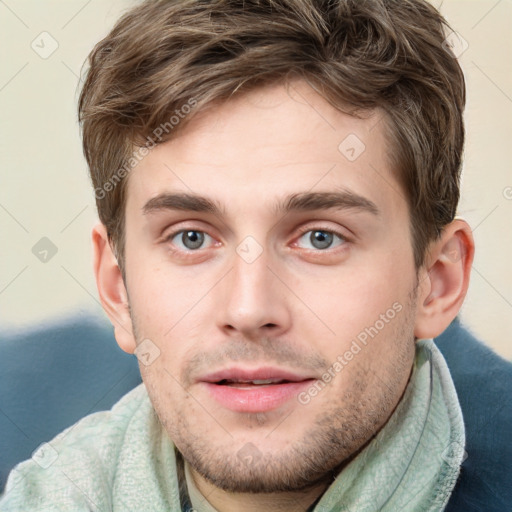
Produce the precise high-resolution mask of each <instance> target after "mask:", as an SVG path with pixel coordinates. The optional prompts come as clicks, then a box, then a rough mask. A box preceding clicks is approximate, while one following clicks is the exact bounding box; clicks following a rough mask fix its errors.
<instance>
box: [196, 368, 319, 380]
mask: <svg viewBox="0 0 512 512" xmlns="http://www.w3.org/2000/svg"><path fill="white" fill-rule="evenodd" d="M313 378H314V377H312V376H311V375H301V374H298V373H293V372H291V371H288V370H283V369H281V368H274V367H270V366H268V367H261V368H255V369H247V368H238V367H233V368H225V369H223V370H218V371H216V372H213V373H209V374H208V375H204V376H203V377H201V378H199V379H198V381H200V382H212V383H213V382H220V381H222V380H231V381H235V382H237V381H238V382H243V381H246V382H249V381H253V380H269V379H272V380H276V381H277V380H287V381H290V382H301V381H304V380H309V379H313Z"/></svg>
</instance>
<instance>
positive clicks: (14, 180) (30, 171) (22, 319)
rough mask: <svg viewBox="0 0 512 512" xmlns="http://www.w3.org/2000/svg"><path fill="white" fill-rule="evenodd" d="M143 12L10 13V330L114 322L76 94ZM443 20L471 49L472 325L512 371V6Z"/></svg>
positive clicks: (2, 98)
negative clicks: (93, 55)
mask: <svg viewBox="0 0 512 512" xmlns="http://www.w3.org/2000/svg"><path fill="white" fill-rule="evenodd" d="M132 3H133V2H127V1H125V2H122V1H120V0H106V1H105V0H102V1H100V0H89V1H86V0H73V1H70V0H66V1H64V0H62V1H55V0H54V1H45V2H38V1H36V0H33V1H30V2H29V1H21V0H17V1H14V0H6V1H2V2H0V37H1V43H2V44H1V51H2V66H1V68H0V112H1V116H0V153H1V163H2V166H1V170H0V173H1V180H2V186H1V188H0V230H1V233H2V238H1V239H2V244H1V266H0V326H1V328H2V329H5V328H16V327H20V326H23V327H35V326H37V325H39V324H41V322H48V321H54V320H58V319H60V318H64V317H66V316H69V315H70V314H72V313H76V312H77V311H80V312H81V314H84V315H86V314H92V315H95V316H98V317H99V318H100V319H101V320H102V321H106V320H105V316H104V314H103V311H102V309H101V307H100V305H99V302H98V298H97V293H96V287H95V283H94V280H93V274H92V265H91V261H92V260H91V258H92V253H91V243H90V229H91V227H92V226H93V224H94V223H95V221H96V213H95V207H94V197H93V193H92V188H91V186H90V184H89V181H88V176H87V170H86V166H85V161H84V159H83V157H82V152H81V146H80V139H79V132H78V125H77V122H76V99H77V85H78V80H79V79H78V77H79V74H80V68H81V65H82V63H83V61H84V60H85V58H86V56H87V54H88V52H89V51H90V49H91V48H92V46H93V45H94V43H95V42H97V41H98V40H99V39H100V38H101V37H102V36H103V35H105V34H106V32H107V31H108V29H109V28H110V27H111V26H112V24H113V23H114V22H115V20H116V19H117V18H118V16H119V15H120V13H121V12H122V10H123V9H126V8H128V7H129V5H131V4H132ZM434 3H435V5H436V6H439V3H440V2H438V1H436V2H434ZM441 11H442V12H443V13H444V14H445V16H446V17H447V18H448V20H449V21H450V22H451V24H452V26H453V28H454V29H455V30H456V31H457V32H458V33H459V34H460V35H461V36H462V38H463V39H464V40H465V41H467V44H468V47H467V49H466V50H465V51H464V53H462V55H461V57H460V60H461V63H462V66H463V69H464V72H465V74H466V79H467V87H468V106H467V111H466V123H467V125H466V128H467V143H466V153H465V164H464V174H463V187H462V201H461V204H460V214H461V215H462V216H463V217H465V218H466V219H467V220H468V222H469V223H470V225H471V227H472V229H473V231H474V236H475V240H476V245H477V252H476V259H475V263H474V267H473V273H472V282H471V287H470V291H469V296H468V298H467V301H466V303H465V305H464V308H463V310H462V318H463V320H464V322H465V323H466V324H467V325H468V326H469V327H470V328H471V329H472V330H473V332H475V333H476V334H477V335H478V336H479V337H480V338H481V339H483V340H484V341H485V342H486V343H487V344H489V345H490V346H492V347H493V348H494V349H495V350H496V351H498V352H499V353H501V354H502V355H504V356H505V357H507V358H508V359H512V343H511V342H510V335H511V332H512V271H511V255H512V172H511V168H510V162H511V161H512V158H511V157H512V138H511V135H512V130H511V128H512V60H511V58H510V53H511V49H512V2H511V1H510V0H490V1H486V0H478V1H477V0H474V1H468V0H464V1H463V0H450V1H445V2H444V3H443V5H442V6H441ZM42 32H47V33H48V34H49V35H44V34H43V35H40V34H41V33H42ZM57 44H58V48H56V50H55V51H54V52H53V53H52V54H51V55H47V54H48V53H49V52H50V51H51V50H52V49H53V47H52V45H53V46H56V45H57ZM31 45H32V46H31ZM45 52H46V53H45ZM40 55H42V56H43V57H46V58H42V57H41V56H40ZM42 237H48V238H49V239H50V240H51V241H52V242H53V244H55V246H56V247H57V249H58V252H57V253H56V254H55V255H54V256H53V257H52V258H51V259H49V260H48V261H47V262H46V263H43V262H41V261H39V259H37V258H36V257H35V256H34V254H33V253H32V247H33V246H34V245H35V244H36V243H37V242H38V241H39V240H40V239H41V238H42Z"/></svg>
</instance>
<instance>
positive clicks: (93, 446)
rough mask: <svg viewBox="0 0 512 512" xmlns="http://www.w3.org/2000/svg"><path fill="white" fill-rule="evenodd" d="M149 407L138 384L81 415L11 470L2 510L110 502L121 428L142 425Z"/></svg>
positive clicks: (124, 430) (86, 506) (79, 507)
mask: <svg viewBox="0 0 512 512" xmlns="http://www.w3.org/2000/svg"><path fill="white" fill-rule="evenodd" d="M152 413H153V409H152V407H151V404H150V401H149V398H148V396H147V392H146V389H145V387H144V385H143V384H141V385H139V386H137V387H136V388H135V389H133V390H132V391H130V392H129V393H127V394H126V395H124V396H123V397H122V398H121V399H120V400H119V401H118V402H117V403H116V404H115V405H114V406H113V407H112V409H111V410H109V411H102V412H97V413H94V414H90V415H89V416H86V417H84V418H83V419H81V420H80V421H78V422H77V423H75V424H74V425H73V426H71V427H69V428H67V429H66V430H64V431H63V432H61V433H60V434H58V435H57V436H56V437H55V438H54V439H52V440H51V441H49V442H48V443H44V444H43V445H41V446H40V447H39V448H38V449H37V450H36V451H35V452H34V454H33V456H32V458H31V459H29V460H26V461H24V462H22V463H20V464H18V465H17V466H16V467H15V468H14V469H13V470H12V472H11V473H10V475H9V479H8V481H7V486H6V489H5V493H4V495H3V497H2V500H1V501H0V505H1V507H0V508H1V510H2V511H6V512H7V511H17V510H20V511H21V510H35V509H37V510H48V509H51V510H60V508H58V507H59V506H60V507H61V508H62V510H65V509H67V510H90V509H91V508H99V509H103V508H104V507H105V506H107V508H109V507H108V503H109V501H110V492H111V489H112V484H113V479H114V477H115V471H116V464H117V460H118V458H119V454H120V453H121V450H122V448H123V444H124V442H125V436H126V433H127V431H128V430H130V431H140V432H141V433H143V432H144V431H145V430H147V428H145V427H146V424H147V423H148V422H151V421H152ZM91 504H93V505H94V507H91Z"/></svg>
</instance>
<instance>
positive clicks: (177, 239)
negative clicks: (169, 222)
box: [172, 229, 208, 250]
mask: <svg viewBox="0 0 512 512" xmlns="http://www.w3.org/2000/svg"><path fill="white" fill-rule="evenodd" d="M206 236H208V235H206ZM204 240H205V233H203V232H202V231H196V230H193V229H191V230H185V231H180V232H179V233H176V234H175V235H174V237H173V238H172V242H173V243H175V244H176V245H177V246H178V247H180V248H185V249H188V250H195V249H199V248H200V247H201V246H202V245H203V243H204Z"/></svg>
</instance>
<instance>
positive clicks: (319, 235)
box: [299, 229, 346, 250]
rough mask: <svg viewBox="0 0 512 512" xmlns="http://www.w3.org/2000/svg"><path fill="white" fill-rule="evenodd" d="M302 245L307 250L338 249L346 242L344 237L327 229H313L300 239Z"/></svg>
mask: <svg viewBox="0 0 512 512" xmlns="http://www.w3.org/2000/svg"><path fill="white" fill-rule="evenodd" d="M299 240H300V241H301V242H300V244H301V245H302V246H303V247H305V248H306V249H318V250H322V249H328V248H329V247H331V246H332V247H337V246H339V245H343V244H344V243H345V242H346V239H345V237H344V236H342V235H339V234H337V233H335V232H333V231H328V230H326V229H312V230H310V231H306V232H305V233H303V234H302V236H301V237H300V238H299Z"/></svg>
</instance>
